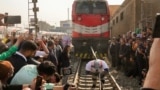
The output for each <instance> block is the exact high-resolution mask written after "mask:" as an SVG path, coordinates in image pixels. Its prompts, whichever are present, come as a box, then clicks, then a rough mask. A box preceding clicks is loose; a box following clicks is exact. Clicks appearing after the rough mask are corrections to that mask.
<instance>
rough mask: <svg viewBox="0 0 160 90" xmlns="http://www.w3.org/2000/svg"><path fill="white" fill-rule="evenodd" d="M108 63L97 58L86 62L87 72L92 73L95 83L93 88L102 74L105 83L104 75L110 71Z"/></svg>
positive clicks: (102, 81) (102, 80) (101, 77)
mask: <svg viewBox="0 0 160 90" xmlns="http://www.w3.org/2000/svg"><path fill="white" fill-rule="evenodd" d="M108 69H109V67H108V65H107V63H106V62H105V61H104V60H101V59H96V60H91V61H89V62H88V63H87V64H86V67H85V70H86V74H90V75H92V80H93V85H92V88H95V87H96V81H97V77H98V76H99V75H100V79H101V83H102V84H104V83H105V79H104V76H105V75H106V74H107V73H108Z"/></svg>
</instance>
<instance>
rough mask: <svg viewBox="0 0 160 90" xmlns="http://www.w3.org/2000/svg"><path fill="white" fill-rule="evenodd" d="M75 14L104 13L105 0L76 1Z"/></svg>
mask: <svg viewBox="0 0 160 90" xmlns="http://www.w3.org/2000/svg"><path fill="white" fill-rule="evenodd" d="M76 13H77V14H106V13H107V7H106V2H99V1H96V2H91V1H90V2H87V1H83V2H77V4H76Z"/></svg>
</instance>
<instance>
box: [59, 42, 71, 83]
mask: <svg viewBox="0 0 160 90" xmlns="http://www.w3.org/2000/svg"><path fill="white" fill-rule="evenodd" d="M70 51H71V47H70V46H69V45H66V46H65V47H64V50H63V52H62V54H61V55H60V58H59V65H60V68H61V71H65V70H67V69H70V70H71V61H70ZM62 74H63V73H62ZM67 79H68V75H64V74H63V78H62V84H65V83H67Z"/></svg>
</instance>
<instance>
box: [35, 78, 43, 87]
mask: <svg viewBox="0 0 160 90" xmlns="http://www.w3.org/2000/svg"><path fill="white" fill-rule="evenodd" d="M41 85H42V76H37V78H36V87H35V90H41V87H40V86H41Z"/></svg>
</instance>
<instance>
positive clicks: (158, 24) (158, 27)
mask: <svg viewBox="0 0 160 90" xmlns="http://www.w3.org/2000/svg"><path fill="white" fill-rule="evenodd" d="M152 37H153V38H160V15H157V16H156V20H155V25H154V29H153V34H152Z"/></svg>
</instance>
